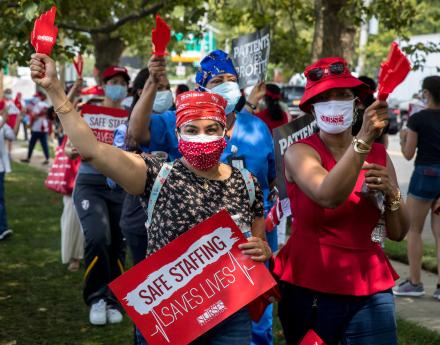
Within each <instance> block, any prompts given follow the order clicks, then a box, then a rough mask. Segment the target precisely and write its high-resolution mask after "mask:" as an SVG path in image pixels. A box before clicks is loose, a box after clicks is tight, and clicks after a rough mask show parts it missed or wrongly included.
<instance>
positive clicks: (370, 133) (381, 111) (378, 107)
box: [357, 101, 388, 144]
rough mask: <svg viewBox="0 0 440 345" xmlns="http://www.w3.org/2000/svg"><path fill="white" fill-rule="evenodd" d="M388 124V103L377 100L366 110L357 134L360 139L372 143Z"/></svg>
mask: <svg viewBox="0 0 440 345" xmlns="http://www.w3.org/2000/svg"><path fill="white" fill-rule="evenodd" d="M387 125H388V103H387V102H384V101H375V102H374V103H373V104H371V105H370V106H369V107H368V108H367V109H365V112H364V120H363V123H362V127H361V129H360V131H359V133H358V135H357V137H358V138H359V139H362V140H364V141H365V142H367V143H368V144H372V143H373V141H374V139H376V138H378V137H379V136H380V135H381V134H382V131H383V129H384V128H385V127H386V126H387Z"/></svg>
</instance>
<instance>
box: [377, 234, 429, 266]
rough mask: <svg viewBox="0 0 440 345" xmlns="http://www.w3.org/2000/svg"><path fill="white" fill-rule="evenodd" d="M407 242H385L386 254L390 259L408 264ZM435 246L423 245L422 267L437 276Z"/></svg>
mask: <svg viewBox="0 0 440 345" xmlns="http://www.w3.org/2000/svg"><path fill="white" fill-rule="evenodd" d="M406 244H407V242H406V240H403V241H402V242H393V241H388V240H387V241H386V242H385V252H386V253H387V255H388V257H389V258H391V259H393V260H397V261H400V262H403V263H406V264H407V263H408V256H407V249H406ZM436 255H437V254H436V249H435V245H434V244H429V243H425V244H424V245H423V257H422V267H423V269H425V270H427V271H429V272H432V273H434V274H437V256H436Z"/></svg>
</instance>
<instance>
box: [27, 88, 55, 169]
mask: <svg viewBox="0 0 440 345" xmlns="http://www.w3.org/2000/svg"><path fill="white" fill-rule="evenodd" d="M37 98H38V100H37V101H36V103H35V105H34V106H33V107H32V109H31V139H30V140H29V147H28V155H27V158H25V159H21V160H20V161H21V162H23V163H30V161H31V158H32V153H33V151H34V148H35V144H36V143H37V141H40V144H41V147H42V148H43V153H44V157H45V161H43V164H44V165H47V164H49V145H48V142H47V137H48V134H49V131H50V129H49V120H48V118H47V115H48V109H49V104H47V103H46V95H45V94H44V93H42V92H39V93H38V94H37Z"/></svg>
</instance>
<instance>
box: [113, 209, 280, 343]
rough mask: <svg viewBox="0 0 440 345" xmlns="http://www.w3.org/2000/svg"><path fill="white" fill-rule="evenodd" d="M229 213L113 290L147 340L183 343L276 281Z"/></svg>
mask: <svg viewBox="0 0 440 345" xmlns="http://www.w3.org/2000/svg"><path fill="white" fill-rule="evenodd" d="M245 242H246V239H245V237H244V235H243V234H242V232H241V230H240V229H239V228H238V227H237V225H236V224H235V222H234V221H233V220H232V218H231V216H230V215H229V213H228V212H227V211H221V212H219V213H217V214H215V215H214V216H212V217H211V218H209V219H207V220H205V221H204V222H202V223H200V224H198V225H196V226H195V227H194V228H192V229H191V230H189V231H187V232H186V233H184V234H182V235H180V236H179V237H178V238H177V239H175V240H174V241H172V242H170V243H169V244H167V245H166V246H165V247H163V248H162V249H160V250H158V251H157V252H156V253H154V254H152V255H151V256H149V257H148V258H147V259H145V260H143V261H142V262H140V263H139V264H137V265H136V266H134V267H133V268H131V269H130V270H129V271H127V272H126V273H124V274H123V275H121V276H120V277H118V278H117V279H116V280H114V281H113V282H112V283H110V285H109V286H110V288H111V290H112V291H113V293H114V294H115V296H116V297H117V298H118V300H119V301H120V303H121V305H122V306H123V307H124V309H125V311H126V312H127V314H128V315H129V317H130V318H131V319H132V320H133V322H134V323H135V324H136V326H137V327H138V328H139V330H140V332H141V333H142V334H143V336H144V337H145V339H146V340H147V343H148V344H151V345H163V344H173V345H183V344H188V343H190V342H191V341H193V340H194V339H196V338H198V337H199V336H200V335H202V334H203V333H205V332H207V331H208V330H209V329H211V328H212V327H214V326H215V325H217V324H218V323H220V322H221V321H223V320H225V319H226V318H228V317H229V316H231V315H232V314H234V313H235V312H237V311H238V310H240V309H241V308H243V307H245V306H246V305H248V304H249V303H250V302H252V301H253V300H255V299H256V298H257V297H259V296H261V295H263V294H264V293H265V292H267V291H269V290H270V289H271V288H272V287H274V286H275V285H276V282H275V280H274V279H273V278H272V276H271V274H270V273H269V271H268V270H267V268H266V267H265V265H264V264H263V263H258V262H255V261H253V260H251V259H250V257H249V256H247V255H244V254H242V253H241V251H240V250H239V249H238V245H239V244H240V243H245Z"/></svg>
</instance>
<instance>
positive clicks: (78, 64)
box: [73, 54, 84, 78]
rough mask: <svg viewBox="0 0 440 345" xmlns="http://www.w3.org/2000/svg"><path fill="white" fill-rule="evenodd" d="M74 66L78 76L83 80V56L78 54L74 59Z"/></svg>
mask: <svg viewBox="0 0 440 345" xmlns="http://www.w3.org/2000/svg"><path fill="white" fill-rule="evenodd" d="M73 66H74V67H75V70H76V74H77V75H78V77H79V78H81V77H82V73H83V67H84V60H83V57H82V55H81V54H78V55H77V56H76V57H75V58H74V59H73Z"/></svg>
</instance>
